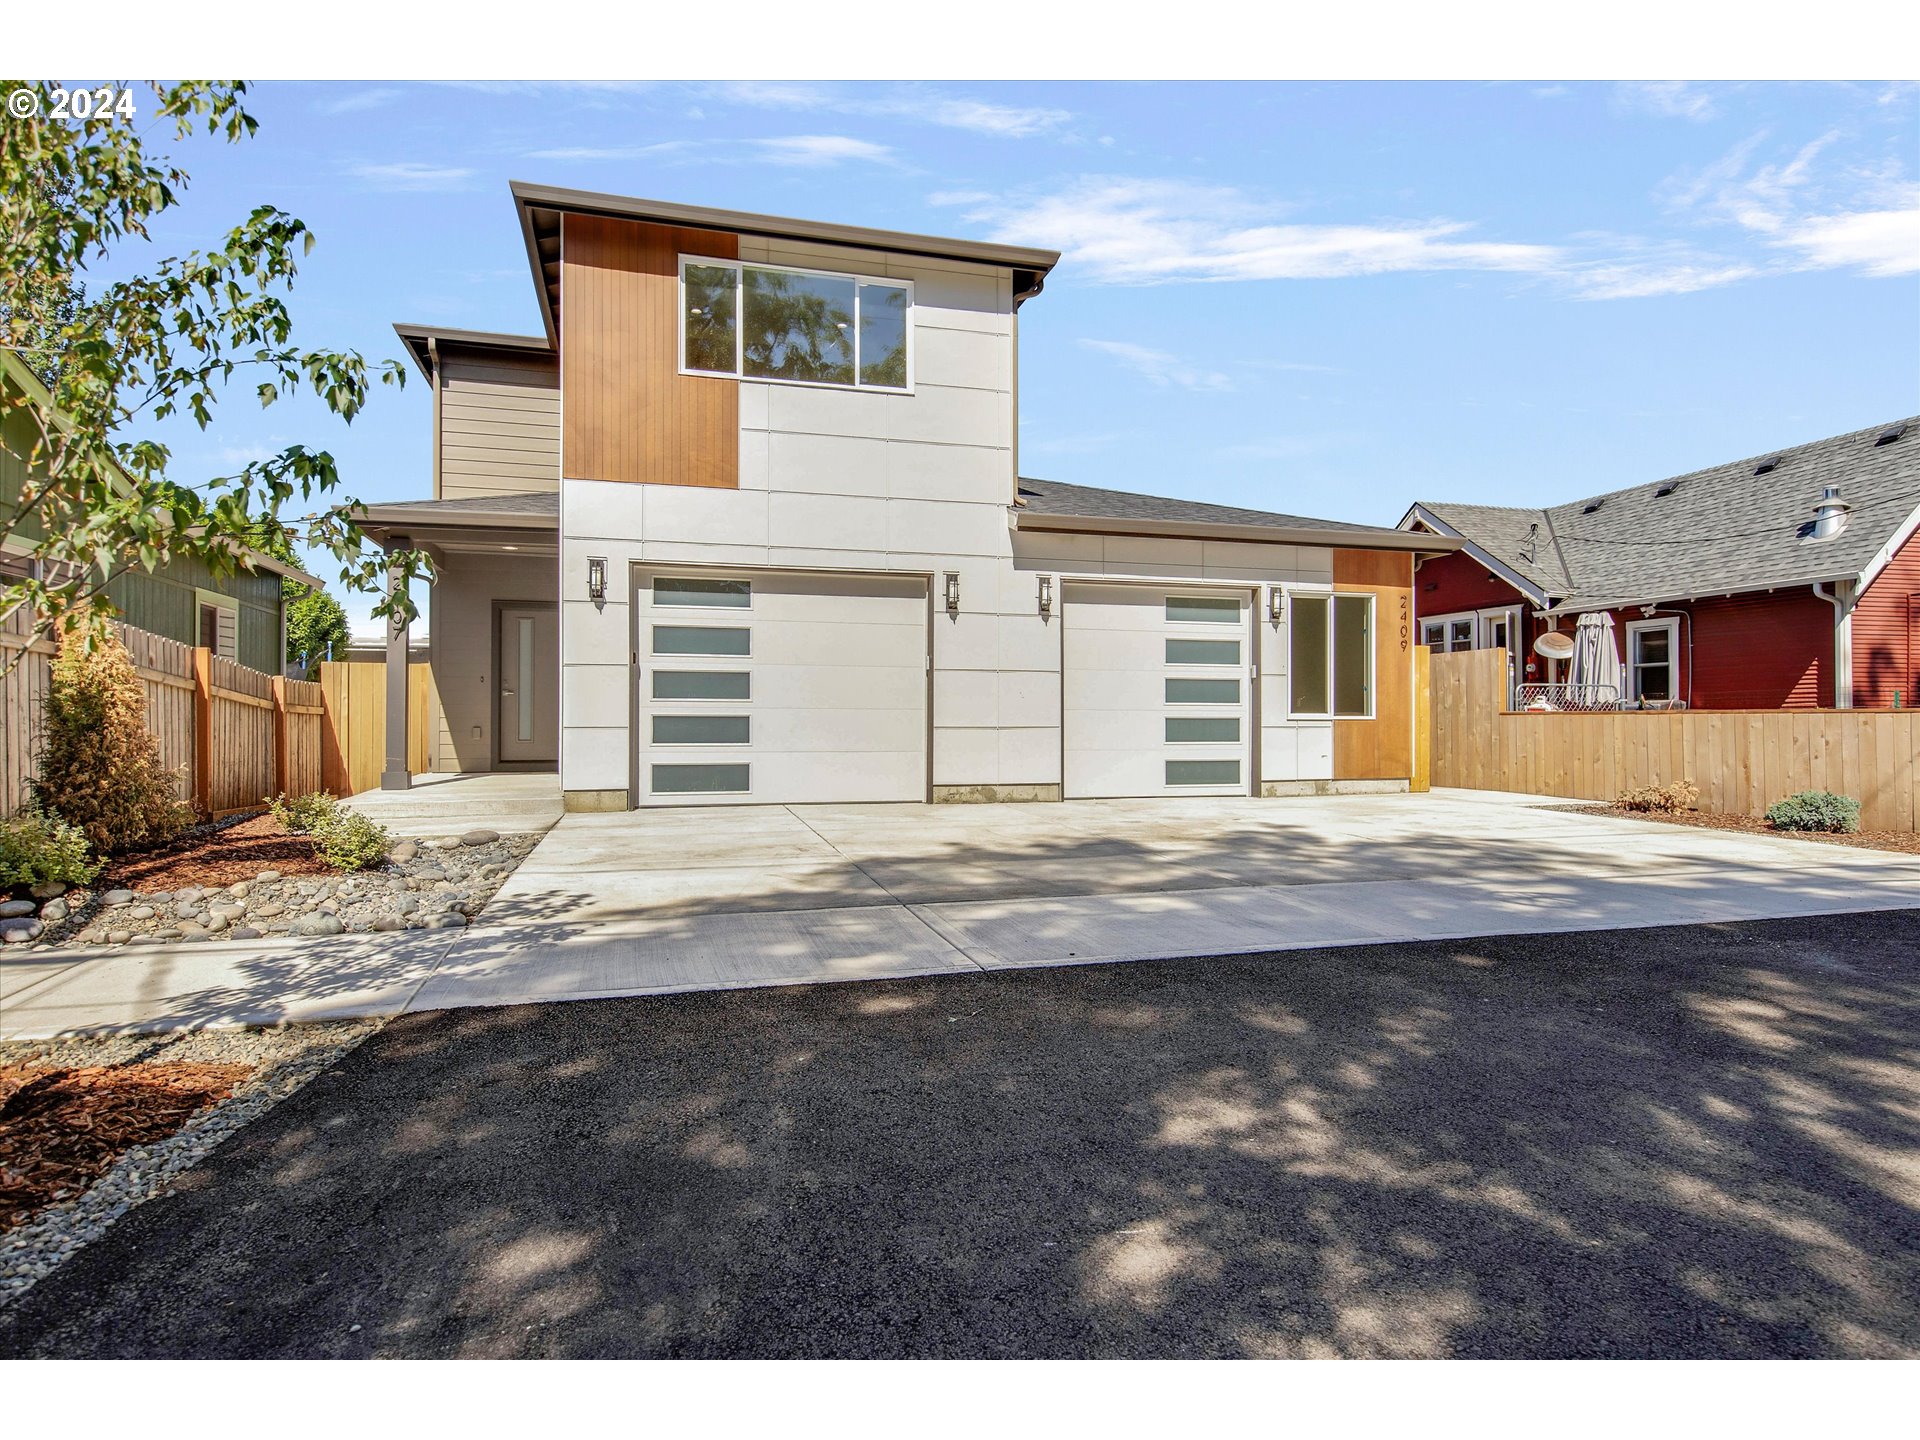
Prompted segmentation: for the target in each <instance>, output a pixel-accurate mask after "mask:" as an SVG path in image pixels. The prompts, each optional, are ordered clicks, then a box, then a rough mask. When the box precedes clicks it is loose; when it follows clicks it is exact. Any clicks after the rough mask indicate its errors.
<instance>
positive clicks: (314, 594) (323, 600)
mask: <svg viewBox="0 0 1920 1440" xmlns="http://www.w3.org/2000/svg"><path fill="white" fill-rule="evenodd" d="M283 583H284V585H285V589H286V603H287V659H288V660H294V659H296V658H297V659H300V660H304V661H307V662H308V663H311V662H313V661H315V660H324V659H325V658H326V655H327V649H328V647H329V646H333V645H339V646H345V645H346V643H347V638H348V630H347V612H346V611H345V610H343V609H342V608H341V607H340V602H339V601H338V600H336V599H334V598H333V595H332V594H331V592H329V591H326V590H309V589H307V587H306V586H304V585H302V584H301V583H300V582H299V581H298V580H288V581H285V582H283Z"/></svg>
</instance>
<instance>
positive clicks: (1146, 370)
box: [1080, 340, 1233, 390]
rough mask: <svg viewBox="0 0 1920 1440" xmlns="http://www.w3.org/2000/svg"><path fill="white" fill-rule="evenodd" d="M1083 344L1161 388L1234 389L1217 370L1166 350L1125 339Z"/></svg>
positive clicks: (1230, 382)
mask: <svg viewBox="0 0 1920 1440" xmlns="http://www.w3.org/2000/svg"><path fill="white" fill-rule="evenodd" d="M1080 343H1081V345H1083V346H1084V347H1085V348H1087V349H1088V350H1098V351H1099V352H1100V353H1101V354H1103V355H1110V356H1112V357H1113V358H1114V359H1115V360H1118V361H1119V362H1120V363H1121V364H1122V365H1124V366H1126V367H1127V368H1128V369H1129V370H1131V371H1133V372H1134V373H1135V374H1136V375H1141V376H1144V377H1145V378H1146V379H1148V380H1149V381H1151V382H1152V383H1153V384H1155V385H1157V386H1159V387H1160V388H1162V389H1166V388H1168V387H1169V386H1175V385H1177V386H1179V387H1180V388H1181V389H1183V390H1231V389H1233V381H1232V380H1230V379H1229V378H1228V377H1227V376H1225V375H1222V374H1220V373H1219V372H1218V371H1215V370H1202V369H1200V368H1198V367H1197V366H1194V365H1190V364H1188V363H1187V362H1186V361H1184V360H1182V359H1181V358H1180V357H1179V356H1178V355H1169V354H1168V353H1167V352H1166V351H1164V350H1150V349H1148V348H1147V347H1146V346H1145V345H1135V344H1133V343H1131V342H1130V341H1126V340H1082V341H1081V342H1080Z"/></svg>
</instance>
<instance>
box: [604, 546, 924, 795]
mask: <svg viewBox="0 0 1920 1440" xmlns="http://www.w3.org/2000/svg"><path fill="white" fill-rule="evenodd" d="M634 606H635V614H636V618H637V624H638V636H637V638H638V642H639V645H638V648H639V666H638V687H639V691H638V695H637V697H636V701H635V705H634V715H635V721H636V724H637V726H638V733H637V734H636V736H635V749H636V752H637V757H636V758H637V761H638V763H637V765H636V768H635V775H636V777H637V785H636V789H637V791H638V794H637V795H636V797H635V798H636V799H637V801H638V803H639V804H641V805H643V806H646V805H722V804H741V805H766V804H774V805H789V804H808V803H820V802H832V801H839V802H849V801H869V800H924V799H926V797H927V748H928V746H927V623H928V621H927V617H928V610H927V582H926V580H925V579H924V578H921V577H917V576H890V575H825V574H806V573H798V572H792V573H789V572H784V571H765V570H762V571H751V572H748V571H723V570H707V569H699V570H694V569H689V568H684V567H672V568H665V567H646V568H642V569H640V570H638V571H637V572H636V575H635V591H634Z"/></svg>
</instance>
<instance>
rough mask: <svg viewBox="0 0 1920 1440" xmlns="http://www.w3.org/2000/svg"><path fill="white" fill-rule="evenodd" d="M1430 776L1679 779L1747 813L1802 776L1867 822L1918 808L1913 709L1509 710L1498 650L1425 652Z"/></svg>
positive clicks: (1806, 785) (1476, 784) (1712, 804)
mask: <svg viewBox="0 0 1920 1440" xmlns="http://www.w3.org/2000/svg"><path fill="white" fill-rule="evenodd" d="M1432 676H1433V689H1432V709H1433V783H1434V784H1435V785H1452V786H1462V787H1465V788H1467V789H1474V790H1517V791H1521V792H1523V793H1526V794H1532V795H1564V796H1568V797H1569V798H1572V799H1576V800H1614V799H1616V798H1618V797H1619V796H1620V795H1621V794H1622V793H1623V792H1624V791H1627V790H1632V789H1636V788H1638V787H1640V786H1643V785H1665V784H1669V783H1671V782H1673V781H1675V780H1691V781H1692V782H1693V783H1694V784H1695V785H1697V786H1699V787H1700V808H1701V809H1703V810H1715V811H1719V812H1720V813H1722V814H1729V815H1758V814H1761V813H1763V812H1764V811H1765V810H1766V808H1767V807H1768V806H1769V805H1771V804H1773V802H1774V801H1776V800H1780V799H1782V798H1784V797H1786V796H1788V795H1792V794H1795V793H1797V792H1799V791H1801V790H1832V791H1834V792H1836V793H1838V794H1841V795H1851V796H1853V797H1854V798H1855V799H1856V800H1858V801H1859V802H1860V825H1861V828H1862V829H1865V830H1909V831H1910V830H1914V829H1915V828H1917V827H1916V821H1920V760H1916V756H1915V750H1916V747H1920V723H1917V722H1916V720H1915V716H1916V714H1920V712H1916V711H1913V710H1667V711H1642V710H1614V711H1604V712H1600V713H1597V714H1531V713H1516V712H1514V711H1510V710H1507V709H1506V708H1505V705H1506V683H1507V678H1506V654H1505V652H1504V651H1501V650H1468V651H1462V652H1460V653H1457V654H1452V655H1435V656H1434V657H1433V660H1432Z"/></svg>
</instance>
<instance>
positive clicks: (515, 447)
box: [434, 346, 560, 500]
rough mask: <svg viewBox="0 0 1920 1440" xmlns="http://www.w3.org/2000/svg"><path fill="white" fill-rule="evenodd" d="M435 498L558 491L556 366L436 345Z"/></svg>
mask: <svg viewBox="0 0 1920 1440" xmlns="http://www.w3.org/2000/svg"><path fill="white" fill-rule="evenodd" d="M439 401H440V437H439V444H440V456H439V459H440V464H439V466H438V468H437V471H436V480H437V486H436V489H435V492H434V496H435V498H436V499H441V500H469V499H475V498H484V497H486V496H489V495H524V494H526V493H528V492H529V491H534V490H558V489H559V488H560V362H559V360H558V359H556V358H555V357H553V356H541V357H534V358H523V357H519V356H513V355H503V354H500V353H498V352H493V351H489V352H477V351H471V350H460V349H457V348H454V347H451V346H443V347H442V348H441V350H440V395H439Z"/></svg>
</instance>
